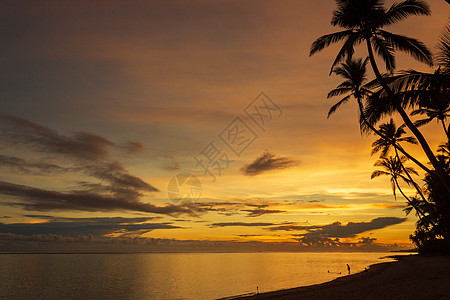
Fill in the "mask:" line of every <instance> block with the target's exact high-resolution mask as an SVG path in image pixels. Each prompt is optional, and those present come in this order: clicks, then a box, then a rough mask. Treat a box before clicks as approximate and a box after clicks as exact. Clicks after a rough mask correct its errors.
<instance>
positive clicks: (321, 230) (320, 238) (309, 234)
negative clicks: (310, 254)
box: [266, 217, 406, 245]
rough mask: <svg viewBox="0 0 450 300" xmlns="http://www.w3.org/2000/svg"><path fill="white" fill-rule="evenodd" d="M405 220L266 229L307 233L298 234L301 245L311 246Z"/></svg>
mask: <svg viewBox="0 0 450 300" xmlns="http://www.w3.org/2000/svg"><path fill="white" fill-rule="evenodd" d="M405 221H406V219H405V218H397V217H380V218H376V219H373V220H371V221H370V222H349V223H348V224H347V225H342V224H341V223H340V222H334V223H332V224H328V225H322V226H320V225H316V226H299V225H291V224H287V225H281V226H275V227H269V228H266V229H268V230H272V231H278V230H283V231H301V230H304V231H306V233H302V234H296V236H298V237H299V241H300V242H301V243H304V244H307V245H310V244H315V243H324V242H331V241H333V240H334V241H335V242H337V241H338V240H336V239H339V238H354V237H355V236H356V235H357V234H360V233H363V232H367V231H370V230H377V229H382V228H385V227H387V226H391V225H396V224H400V223H403V222H405Z"/></svg>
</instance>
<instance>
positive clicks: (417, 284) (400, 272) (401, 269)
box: [224, 255, 450, 300]
mask: <svg viewBox="0 0 450 300" xmlns="http://www.w3.org/2000/svg"><path fill="white" fill-rule="evenodd" d="M390 257H391V258H394V259H395V261H393V262H392V261H391V262H381V263H376V264H373V265H370V266H369V268H368V270H367V271H362V272H360V273H355V274H350V275H346V276H342V277H339V278H336V279H334V280H332V281H328V282H325V283H321V284H315V285H309V286H302V287H296V288H290V289H284V290H277V291H272V292H266V293H260V294H259V295H256V294H253V295H248V296H245V295H237V296H235V297H228V298H224V299H234V300H236V299H247V300H250V299H258V300H262V299H283V300H289V299H316V300H321V299H450V289H449V288H448V286H449V284H450V257H449V256H419V255H393V256H390Z"/></svg>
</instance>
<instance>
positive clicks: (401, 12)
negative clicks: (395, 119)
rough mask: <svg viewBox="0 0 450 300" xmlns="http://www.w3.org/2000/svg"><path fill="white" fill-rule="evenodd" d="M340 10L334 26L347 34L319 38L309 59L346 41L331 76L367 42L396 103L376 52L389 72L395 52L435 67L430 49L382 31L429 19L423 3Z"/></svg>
mask: <svg viewBox="0 0 450 300" xmlns="http://www.w3.org/2000/svg"><path fill="white" fill-rule="evenodd" d="M336 3H337V6H338V9H337V10H335V11H334V12H333V17H332V19H331V24H332V25H333V26H339V27H342V28H343V29H344V30H343V31H339V32H335V33H332V34H327V35H324V36H322V37H320V38H318V39H317V40H316V41H314V43H313V44H312V45H311V50H310V56H311V55H313V54H315V53H317V52H319V51H321V50H323V49H324V48H325V47H328V46H330V45H331V44H334V43H336V42H339V41H342V40H345V42H344V45H343V46H342V48H341V50H340V51H339V52H338V55H337V56H336V59H335V60H334V62H333V64H332V66H331V71H330V74H331V72H332V71H333V70H334V67H335V66H336V64H338V63H339V62H340V61H342V60H343V59H344V58H346V57H352V56H353V53H354V47H355V46H357V45H359V44H361V43H363V42H365V43H366V46H367V50H368V53H369V59H370V63H371V66H372V69H373V71H374V73H375V76H376V78H377V80H378V82H379V84H380V85H381V86H382V87H383V89H384V91H385V92H386V93H387V94H388V96H389V98H390V99H392V100H394V99H395V95H394V93H393V92H392V90H391V88H390V87H389V86H388V84H387V82H386V80H385V79H384V78H383V76H382V75H381V73H380V71H379V69H378V66H377V64H376V62H375V56H374V50H375V51H376V52H377V54H378V55H379V56H381V58H382V59H383V60H384V62H385V64H386V70H388V71H389V72H393V70H394V69H395V56H394V53H395V51H396V50H400V51H403V52H406V53H408V54H410V55H411V56H412V57H413V58H415V59H417V60H418V61H421V62H424V63H426V64H428V65H430V66H431V65H432V56H431V53H430V51H429V50H428V49H427V47H426V46H425V45H424V44H423V43H422V42H420V41H418V40H416V39H413V38H410V37H406V36H403V35H398V34H393V33H390V32H387V31H385V30H383V28H384V27H386V26H389V25H392V24H395V23H397V22H399V21H401V20H403V19H406V18H407V17H409V16H414V15H416V16H417V15H429V14H430V10H429V6H428V5H427V4H426V3H425V2H424V1H421V0H405V1H402V2H399V3H394V4H393V5H392V6H391V7H390V8H389V9H388V10H387V9H385V8H384V7H383V5H384V1H383V0H336ZM394 106H395V109H396V111H398V113H399V114H400V116H401V117H402V119H403V121H404V122H405V124H406V126H407V127H408V128H409V129H410V130H411V132H412V133H413V134H414V135H415V136H416V138H417V140H418V141H419V143H420V145H421V147H422V148H423V150H424V152H425V154H426V155H427V157H428V159H429V160H430V162H431V164H432V165H433V167H434V168H435V170H436V171H437V173H438V174H439V177H440V179H441V181H442V182H443V184H444V186H445V187H446V188H447V190H448V191H449V192H450V178H449V176H448V175H447V174H446V173H445V172H444V170H443V168H442V166H441V165H440V164H439V162H438V161H437V159H436V157H435V156H434V154H433V151H432V150H431V148H430V146H429V145H428V143H427V141H426V139H425V137H424V136H423V135H422V133H421V132H420V131H419V129H418V128H417V127H416V126H415V125H414V124H413V122H412V121H411V119H410V118H409V116H408V114H407V113H406V112H405V110H404V109H403V107H402V106H401V105H400V104H399V103H397V102H394Z"/></svg>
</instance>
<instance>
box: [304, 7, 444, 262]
mask: <svg viewBox="0 0 450 300" xmlns="http://www.w3.org/2000/svg"><path fill="white" fill-rule="evenodd" d="M336 4H337V9H336V10H335V11H333V16H332V19H331V24H332V25H333V26H337V27H340V28H341V29H342V30H341V31H338V32H334V33H331V34H327V35H324V36H322V37H319V38H318V39H317V40H316V41H314V43H313V44H312V45H311V51H310V56H311V55H313V54H315V53H317V52H319V51H321V50H323V49H324V48H326V47H328V46H330V45H332V44H334V43H337V42H343V45H342V48H341V49H340V50H339V52H338V54H337V56H336V58H335V60H334V62H333V63H332V65H331V71H330V75H331V74H332V73H334V74H336V75H338V76H341V77H342V78H343V79H344V81H343V82H342V83H341V84H340V85H338V86H337V87H336V88H335V89H333V90H332V91H330V93H329V94H328V98H332V97H336V96H344V97H343V98H342V99H341V100H340V101H338V102H337V103H336V104H335V105H333V106H332V107H331V109H330V111H329V113H328V117H330V115H332V114H333V113H334V112H336V110H337V109H338V108H339V107H340V106H341V105H342V104H345V103H346V102H348V101H349V100H350V99H355V100H356V102H357V104H358V109H359V125H360V129H361V132H362V133H367V134H370V133H372V134H374V135H376V136H377V139H376V140H375V141H374V142H373V144H372V155H373V154H379V155H380V159H379V160H378V161H377V162H376V163H375V166H377V167H380V168H381V169H379V170H376V171H374V172H373V173H372V178H375V177H378V176H382V175H387V176H389V178H390V181H391V185H392V190H393V194H394V197H395V198H397V193H396V192H397V191H399V192H400V194H401V195H402V196H403V198H405V199H406V203H407V207H406V208H405V212H406V214H409V213H411V212H412V211H413V210H414V211H415V214H416V215H417V217H418V221H417V223H416V230H415V232H414V233H413V234H412V235H411V236H410V238H411V240H412V241H413V242H414V244H415V245H416V246H417V247H418V249H419V251H420V252H423V253H429V252H447V253H450V239H449V236H450V148H449V140H450V132H449V131H450V126H449V124H448V123H449V122H448V118H450V23H449V24H448V25H447V26H446V28H444V31H443V33H442V35H441V37H440V41H439V44H438V53H436V55H434V57H433V55H432V53H431V52H430V50H428V48H427V47H426V46H425V45H424V44H423V43H422V42H420V41H419V40H417V39H414V38H411V37H407V36H404V35H400V34H395V33H391V32H388V31H386V30H385V28H386V27H388V26H389V25H393V24H396V23H398V22H400V21H402V20H404V19H406V18H408V17H410V16H428V15H430V9H429V6H428V4H427V3H426V2H425V1H421V0H405V1H402V2H397V3H394V4H393V5H392V6H391V7H389V8H385V7H384V5H385V3H384V1H382V0H336ZM361 44H363V45H365V47H366V49H367V53H368V57H367V58H364V59H361V58H357V59H356V58H353V54H354V52H355V47H356V46H358V45H361ZM396 51H401V52H405V53H407V54H409V55H410V56H412V58H414V59H415V60H417V61H419V62H422V63H425V64H426V65H428V66H433V65H435V66H436V67H435V71H434V72H432V73H424V72H418V71H415V70H406V71H396V70H395V68H396V60H395V53H396ZM376 55H377V56H378V57H380V58H381V60H382V61H383V62H384V68H385V73H381V71H380V69H379V67H378V65H377V63H376V58H375V56H376ZM369 62H370V66H371V68H372V70H373V73H374V78H373V79H372V80H371V81H369V80H368V74H367V65H368V64H369ZM433 63H434V64H433ZM386 118H389V119H388V121H387V122H384V120H385V119H386ZM394 119H399V120H402V122H403V124H401V125H400V126H397V125H396V124H395V122H394ZM432 121H437V122H438V123H439V126H440V127H441V128H442V129H443V130H442V137H443V140H444V142H443V143H442V144H441V145H440V146H439V148H438V149H437V151H436V152H433V151H432V149H431V148H430V146H429V144H428V142H427V140H426V138H425V136H424V135H423V133H422V131H421V127H422V126H426V125H427V124H429V123H431V122H432ZM383 122H384V123H383ZM407 133H409V134H410V136H406V134H407ZM405 144H409V148H411V147H412V146H415V147H420V149H422V151H423V152H424V154H425V155H426V158H427V160H428V161H419V159H418V158H417V157H414V156H412V155H411V153H409V152H407V151H406V150H405V147H404V146H405ZM407 163H413V164H415V165H416V166H417V167H418V168H419V169H420V170H421V171H422V172H423V173H424V174H425V175H424V177H423V178H422V180H421V179H420V177H419V176H420V175H419V173H418V172H417V171H416V170H415V169H413V168H412V167H409V166H406V164H407ZM402 185H403V186H404V185H406V186H409V187H412V188H414V190H415V195H408V194H407V193H405V189H404V188H402Z"/></svg>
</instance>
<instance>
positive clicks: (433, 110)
mask: <svg viewBox="0 0 450 300" xmlns="http://www.w3.org/2000/svg"><path fill="white" fill-rule="evenodd" d="M434 99H435V100H434V101H430V102H429V103H427V105H426V106H424V107H421V108H418V109H416V110H414V111H413V112H412V113H411V115H426V116H427V118H425V119H421V120H418V121H416V122H415V125H416V126H422V125H425V124H428V123H430V122H431V121H433V120H434V119H437V120H438V122H440V123H441V124H442V127H443V128H444V132H445V135H446V136H447V138H448V139H450V135H449V131H448V128H447V125H446V124H445V121H446V119H447V118H448V117H450V101H449V100H448V99H442V98H434Z"/></svg>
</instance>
